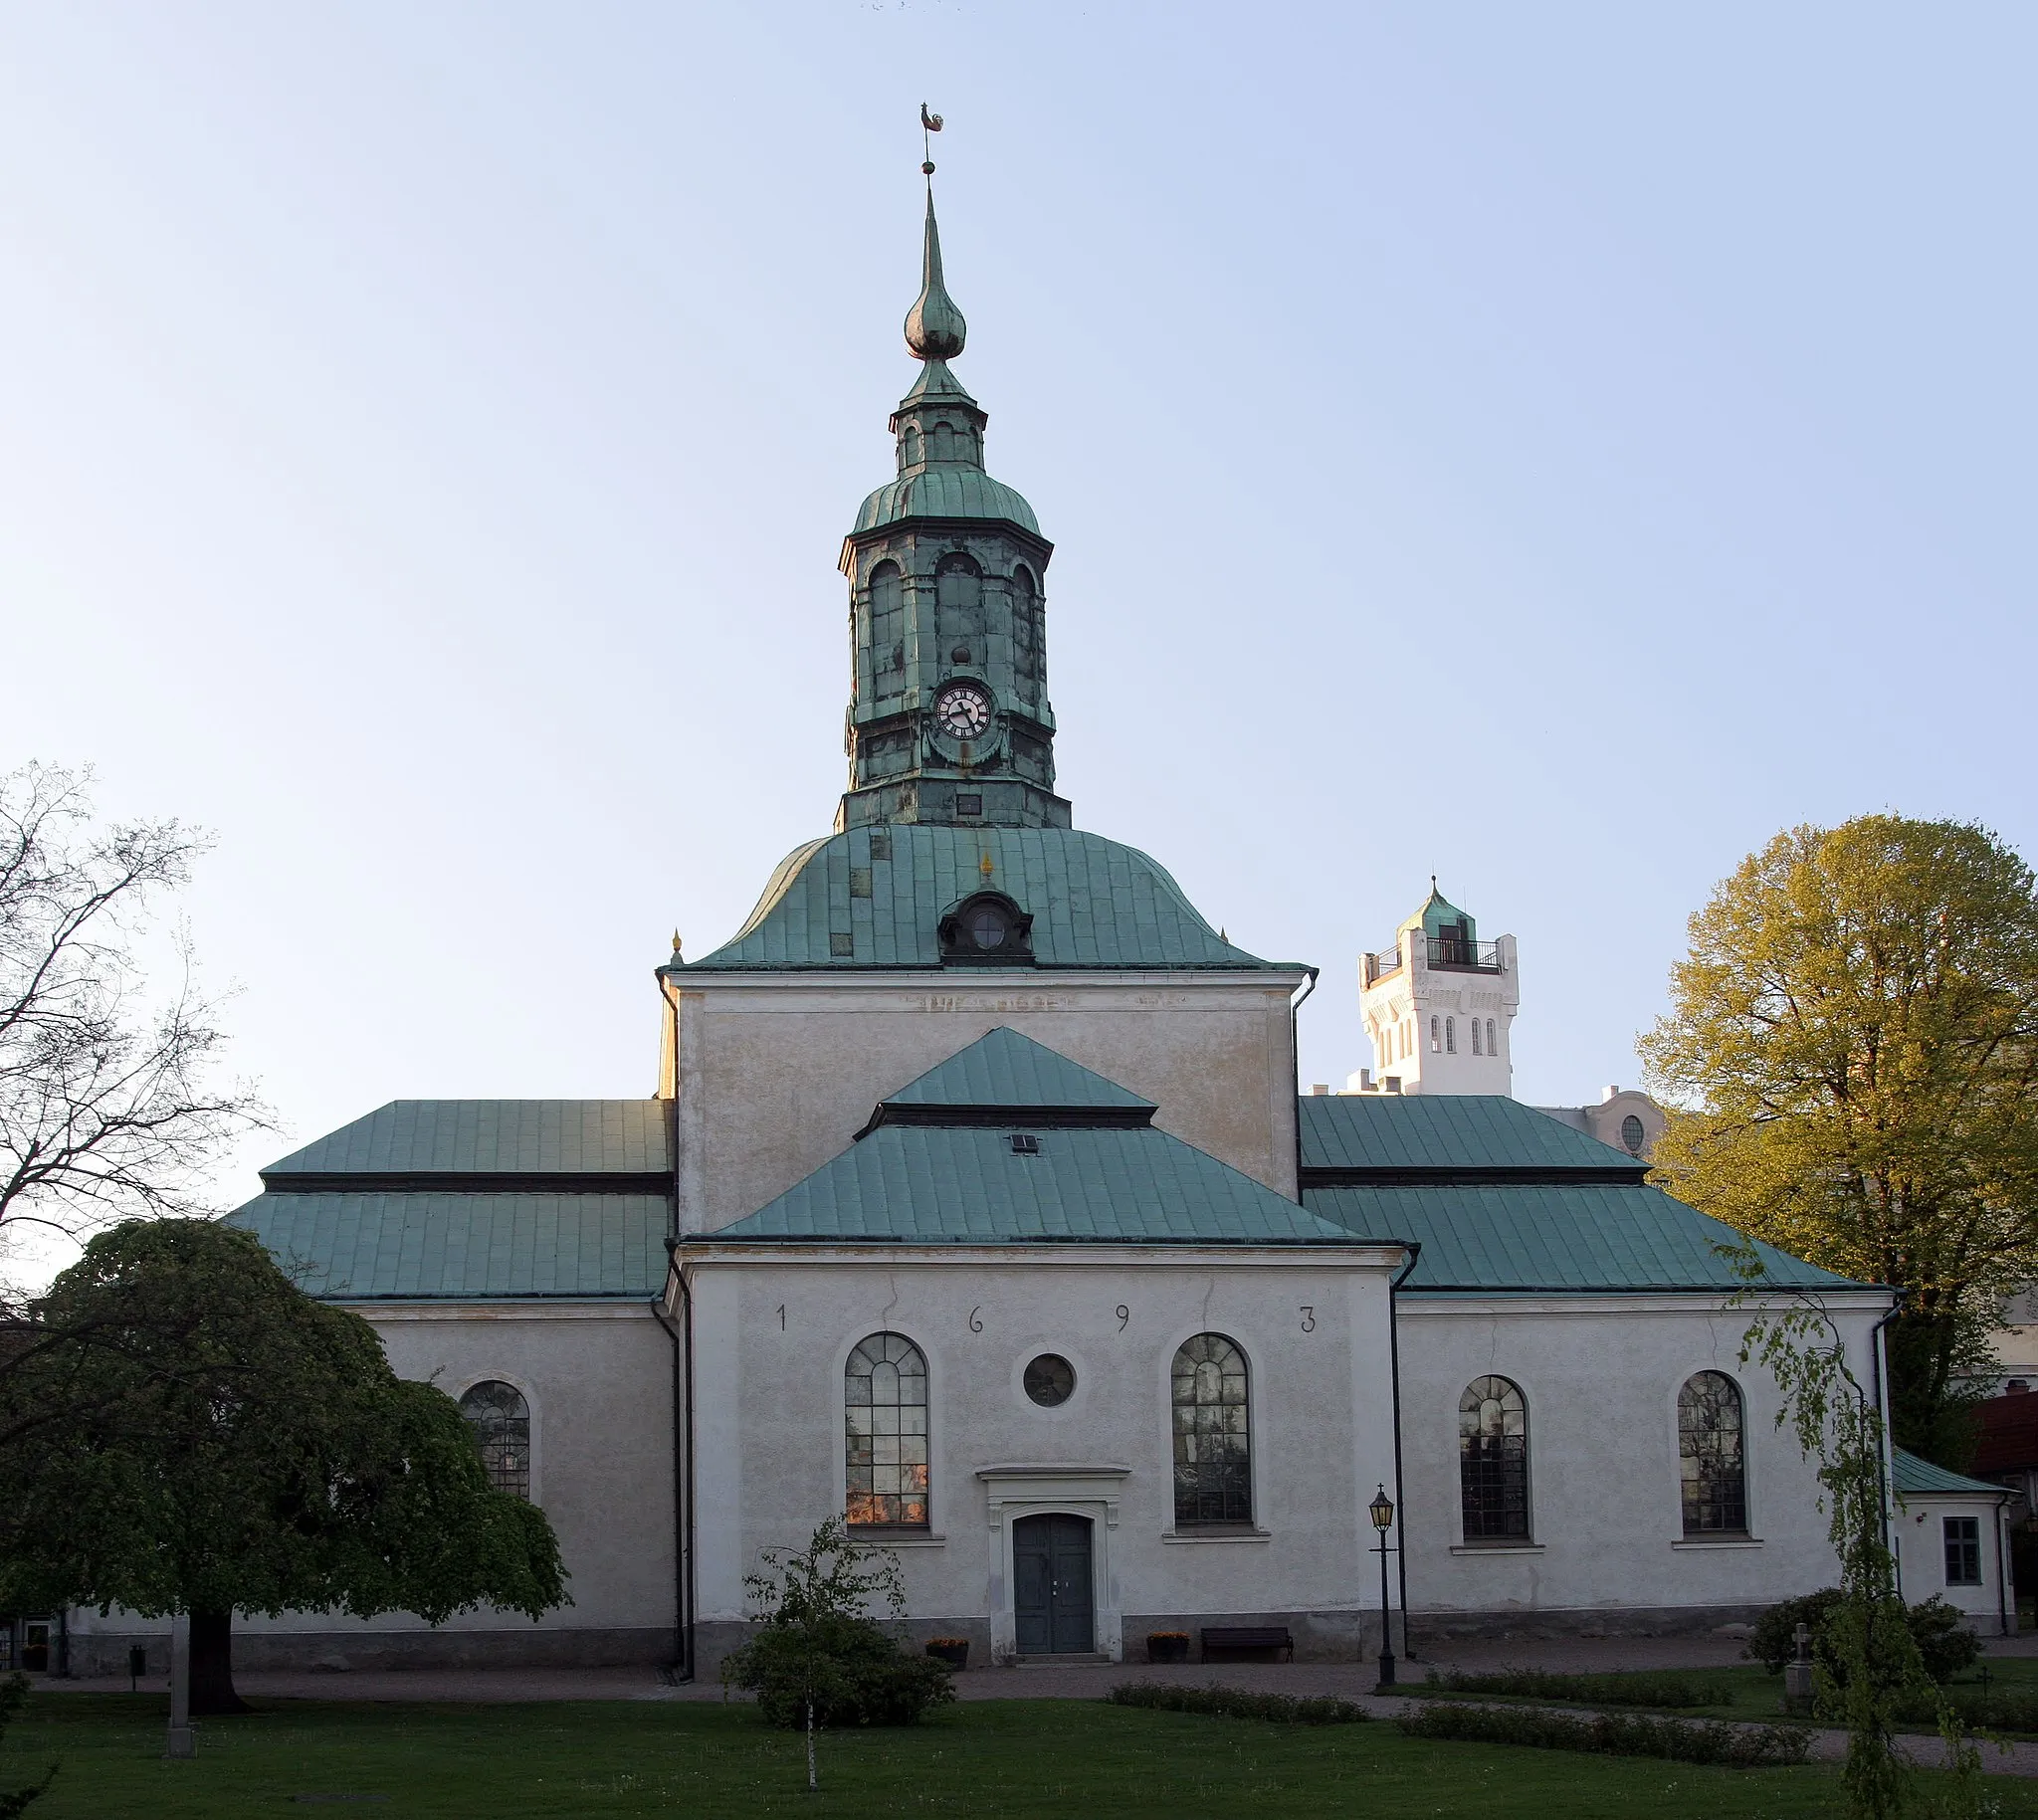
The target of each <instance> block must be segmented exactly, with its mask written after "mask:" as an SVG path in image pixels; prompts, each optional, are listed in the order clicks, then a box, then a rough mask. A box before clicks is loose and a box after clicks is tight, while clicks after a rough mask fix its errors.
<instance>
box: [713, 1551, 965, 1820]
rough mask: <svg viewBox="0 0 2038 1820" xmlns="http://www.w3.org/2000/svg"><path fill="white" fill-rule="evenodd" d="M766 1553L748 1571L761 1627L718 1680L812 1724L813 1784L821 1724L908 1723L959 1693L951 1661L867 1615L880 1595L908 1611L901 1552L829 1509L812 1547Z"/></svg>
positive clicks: (778, 1715)
mask: <svg viewBox="0 0 2038 1820" xmlns="http://www.w3.org/2000/svg"><path fill="white" fill-rule="evenodd" d="M763 1560H764V1567H763V1571H761V1572H758V1573H746V1574H744V1575H743V1584H744V1586H745V1587H746V1588H747V1589H748V1592H749V1596H750V1603H751V1605H752V1607H753V1608H754V1609H755V1610H756V1612H757V1613H758V1615H759V1617H760V1618H761V1620H762V1623H761V1626H760V1628H759V1629H758V1631H757V1632H756V1634H755V1635H754V1636H753V1637H752V1638H751V1639H750V1641H749V1642H748V1643H746V1644H744V1645H743V1646H742V1647H741V1648H740V1649H736V1650H732V1651H730V1653H729V1655H728V1657H727V1659H726V1660H725V1661H724V1662H723V1663H722V1665H721V1679H722V1681H723V1682H724V1683H725V1684H726V1685H728V1686H730V1687H737V1688H747V1689H749V1690H750V1691H751V1692H752V1693H754V1694H755V1695H756V1696H757V1705H758V1708H759V1710H760V1711H761V1712H762V1713H763V1715H764V1717H765V1719H768V1720H769V1721H770V1722H771V1723H772V1724H774V1725H804V1726H806V1727H807V1730H808V1737H809V1743H808V1751H809V1755H808V1764H807V1777H808V1786H809V1787H812V1786H813V1785H814V1765H813V1756H812V1733H813V1728H814V1727H815V1726H816V1725H837V1726H847V1725H911V1724H914V1723H916V1722H917V1720H918V1719H921V1718H922V1717H924V1715H925V1714H926V1712H927V1710H928V1708H930V1707H937V1706H939V1705H941V1704H942V1703H943V1702H944V1701H950V1700H953V1699H954V1698H955V1689H954V1685H953V1683H952V1682H951V1681H950V1680H949V1677H950V1675H951V1674H952V1673H953V1671H952V1670H951V1669H950V1668H949V1667H948V1665H947V1664H946V1663H945V1662H942V1661H940V1660H938V1659H937V1658H935V1657H932V1656H927V1655H920V1654H914V1653H910V1652H908V1651H907V1650H905V1649H903V1648H902V1647H901V1646H900V1645H899V1644H898V1643H897V1642H896V1641H895V1640H894V1639H893V1638H891V1637H890V1636H888V1635H887V1634H886V1633H885V1632H884V1630H883V1629H881V1628H880V1627H879V1626H878V1624H877V1623H875V1622H874V1621H873V1620H872V1619H870V1618H867V1617H865V1616H864V1607H865V1605H866V1604H867V1603H868V1602H869V1601H870V1600H871V1599H872V1598H874V1597H878V1598H883V1599H884V1600H885V1602H886V1604H887V1605H888V1606H889V1607H890V1608H891V1610H892V1611H893V1613H894V1614H895V1615H896V1614H897V1613H899V1612H901V1611H903V1610H904V1609H905V1606H906V1597H905V1593H904V1592H903V1590H902V1589H901V1586H900V1577H899V1557H898V1556H897V1555H895V1554H891V1553H888V1552H887V1551H885V1550H884V1549H875V1548H865V1547H862V1546H860V1545H859V1544H857V1543H856V1542H854V1541H852V1540H851V1539H850V1535H849V1531H848V1529H847V1528H846V1527H845V1526H844V1524H843V1521H842V1519H841V1518H840V1517H829V1518H828V1519H827V1520H826V1521H825V1522H823V1523H822V1524H821V1526H820V1527H819V1528H818V1529H816V1530H815V1531H814V1533H813V1536H812V1538H811V1539H810V1540H809V1541H808V1543H807V1546H806V1547H805V1548H803V1549H794V1548H766V1549H765V1550H764V1553H763Z"/></svg>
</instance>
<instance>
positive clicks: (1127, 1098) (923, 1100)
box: [884, 1024, 1154, 1122]
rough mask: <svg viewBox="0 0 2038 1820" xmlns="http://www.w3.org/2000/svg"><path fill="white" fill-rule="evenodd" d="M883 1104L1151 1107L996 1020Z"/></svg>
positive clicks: (1098, 1108)
mask: <svg viewBox="0 0 2038 1820" xmlns="http://www.w3.org/2000/svg"><path fill="white" fill-rule="evenodd" d="M884 1105H885V1109H886V1110H887V1111H892V1110H896V1109H901V1108H913V1107H929V1108H932V1107H941V1108H948V1109H951V1110H959V1109H966V1108H982V1109H985V1110H1003V1111H1014V1112H1017V1111H1032V1110H1036V1109H1049V1110H1054V1111H1064V1112H1143V1113H1145V1114H1146V1115H1147V1116H1149V1117H1150V1116H1151V1115H1152V1113H1153V1111H1154V1106H1153V1102H1152V1101H1150V1100H1142V1099H1141V1098H1140V1097H1139V1096H1138V1095H1137V1094H1135V1093H1133V1092H1132V1091H1131V1090H1130V1089H1128V1088H1123V1087H1121V1086H1119V1084H1118V1083H1117V1082H1116V1081H1108V1080H1106V1079H1105V1077H1104V1076H1102V1075H1100V1074H1096V1073H1094V1072H1092V1071H1091V1070H1090V1069H1087V1068H1085V1067H1083V1066H1082V1064H1081V1063H1078V1062H1072V1061H1070V1060H1069V1058H1068V1057H1067V1056H1065V1055H1060V1054H1057V1053H1056V1052H1055V1051H1054V1050H1052V1049H1050V1048H1048V1047H1047V1045H1046V1044H1044V1043H1036V1042H1035V1041H1034V1040H1033V1039H1032V1038H1031V1037H1027V1036H1021V1035H1020V1034H1019V1032H1018V1031H1016V1030H1014V1029H1012V1028H1011V1027H1010V1026H1008V1025H1002V1024H1001V1025H1000V1026H999V1027H998V1028H997V1029H996V1030H993V1031H991V1032H990V1033H989V1034H988V1035H986V1036H981V1037H979V1038H977V1040H976V1041H975V1042H974V1043H972V1044H970V1045H969V1047H968V1048H967V1049H960V1050H957V1051H956V1052H955V1054H953V1055H952V1056H950V1057H949V1058H948V1059H947V1060H946V1061H945V1062H940V1063H936V1064H935V1066H934V1067H932V1068H930V1069H928V1070H927V1072H926V1073H925V1074H923V1075H921V1076H920V1077H919V1078H918V1079H917V1080H916V1081H911V1082H908V1083H907V1085H906V1086H904V1087H902V1088H901V1089H900V1090H899V1091H898V1092H897V1093H896V1094H891V1095H888V1096H887V1097H886V1099H885V1102H884ZM1140 1122H1143V1120H1141V1121H1140Z"/></svg>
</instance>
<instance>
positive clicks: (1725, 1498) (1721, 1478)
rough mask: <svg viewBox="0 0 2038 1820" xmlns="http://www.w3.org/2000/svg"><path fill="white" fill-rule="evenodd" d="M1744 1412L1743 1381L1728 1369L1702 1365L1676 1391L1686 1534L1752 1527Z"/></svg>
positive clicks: (1717, 1532) (1736, 1530)
mask: <svg viewBox="0 0 2038 1820" xmlns="http://www.w3.org/2000/svg"><path fill="white" fill-rule="evenodd" d="M1740 1417H1741V1408H1740V1386H1739V1385H1738V1384H1736V1383H1735V1382H1734V1381H1733V1380H1732V1378H1731V1377H1729V1376H1728V1375H1727V1373H1726V1372H1724V1371H1701V1372H1699V1373H1697V1374H1696V1375H1695V1376H1693V1377H1690V1378H1688V1379H1686V1380H1685V1386H1684V1388H1683V1389H1682V1390H1680V1391H1679V1392H1678V1393H1677V1467H1678V1477H1679V1480H1680V1482H1681V1484H1682V1489H1683V1495H1684V1532H1685V1533H1686V1534H1687V1535H1714V1534H1722V1533H1726V1534H1738V1533H1744V1532H1745V1531H1746V1529H1747V1462H1746V1457H1745V1455H1744V1453H1743V1452H1742V1432H1741V1419H1740Z"/></svg>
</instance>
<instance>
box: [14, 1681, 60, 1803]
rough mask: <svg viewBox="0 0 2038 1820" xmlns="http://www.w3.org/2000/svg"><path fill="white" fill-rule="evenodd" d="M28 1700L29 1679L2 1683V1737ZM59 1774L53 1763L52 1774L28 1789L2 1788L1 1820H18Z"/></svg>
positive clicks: (32, 1784)
mask: <svg viewBox="0 0 2038 1820" xmlns="http://www.w3.org/2000/svg"><path fill="white" fill-rule="evenodd" d="M27 1699H28V1677H27V1676H26V1675H10V1676H8V1677H7V1679H6V1680H5V1681H0V1737H4V1736H5V1735H6V1733H7V1727H8V1725H9V1724H10V1723H12V1722H13V1719H14V1717H15V1715H16V1714H18V1713H19V1712H20V1711H21V1708H22V1703H23V1702H24V1701H26V1700H27ZM56 1774H57V1766H56V1764H54V1763H52V1764H51V1765H50V1772H49V1774H48V1775H46V1776H44V1777H43V1779H42V1780H41V1781H40V1782H32V1783H31V1784H30V1785H29V1786H28V1787H26V1788H12V1789H7V1788H0V1820H17V1817H18V1816H19V1815H21V1814H25V1813H26V1812H27V1811H28V1804H29V1803H30V1802H31V1801H33V1800H34V1799H35V1798H36V1797H37V1796H38V1795H40V1794H41V1793H42V1792H43V1790H44V1789H46V1788H48V1787H49V1786H50V1783H51V1782H52V1781H53V1780H54V1779H55V1777H56Z"/></svg>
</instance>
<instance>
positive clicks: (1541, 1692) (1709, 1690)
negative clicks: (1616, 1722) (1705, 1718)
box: [1425, 1669, 1733, 1707]
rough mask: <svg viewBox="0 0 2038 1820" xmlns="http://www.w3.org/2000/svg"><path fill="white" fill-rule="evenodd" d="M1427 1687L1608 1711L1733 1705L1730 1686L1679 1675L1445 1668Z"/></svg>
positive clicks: (1433, 1672) (1435, 1675) (1433, 1674)
mask: <svg viewBox="0 0 2038 1820" xmlns="http://www.w3.org/2000/svg"><path fill="white" fill-rule="evenodd" d="M1425 1685H1427V1686H1429V1687H1432V1688H1436V1689H1438V1690H1440V1691H1442V1692H1445V1693H1451V1694H1521V1695H1527V1696H1529V1698H1531V1699H1539V1700H1580V1701H1590V1702H1591V1703H1593V1704H1594V1705H1595V1706H1608V1707H1721V1706H1730V1705H1732V1701H1733V1691H1732V1689H1731V1688H1724V1687H1701V1686H1699V1684H1698V1683H1697V1682H1694V1681H1687V1680H1685V1679H1684V1678H1683V1677H1682V1676H1679V1675H1554V1674H1550V1673H1548V1672H1547V1671H1545V1670H1543V1669H1502V1670H1500V1671H1499V1672H1498V1673H1496V1674H1491V1675H1468V1674H1465V1673H1463V1672H1462V1671H1460V1670H1458V1669H1444V1670H1442V1671H1441V1672H1438V1671H1434V1670H1433V1671H1432V1672H1431V1674H1430V1678H1429V1681H1428V1682H1427V1683H1426V1684H1425Z"/></svg>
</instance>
